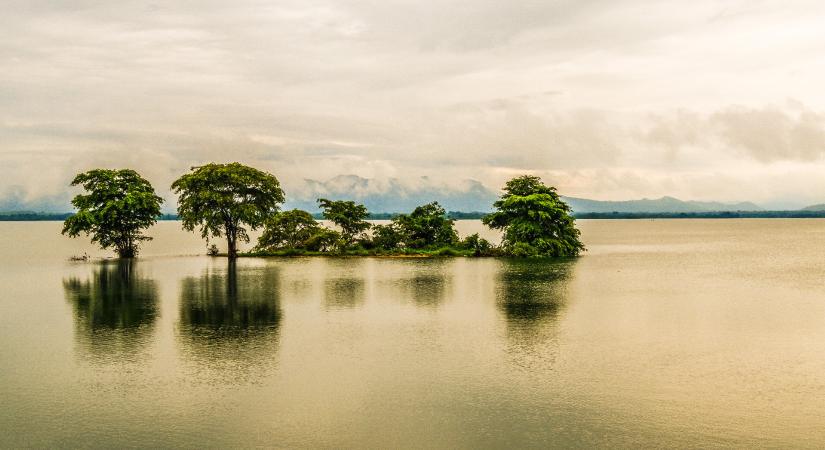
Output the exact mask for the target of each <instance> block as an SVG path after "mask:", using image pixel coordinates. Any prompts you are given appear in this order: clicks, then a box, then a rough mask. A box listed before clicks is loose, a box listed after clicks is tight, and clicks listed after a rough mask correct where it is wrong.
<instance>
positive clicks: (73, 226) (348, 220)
mask: <svg viewBox="0 0 825 450" xmlns="http://www.w3.org/2000/svg"><path fill="white" fill-rule="evenodd" d="M72 185H73V186H74V185H81V186H82V187H83V188H84V189H85V191H86V193H85V194H80V195H77V196H76V197H75V198H74V199H73V200H72V204H73V205H74V206H75V207H76V208H77V209H78V211H77V213H75V214H74V215H72V216H71V217H69V218H67V219H66V221H65V222H64V228H63V234H67V235H69V236H71V237H75V236H78V235H79V234H80V233H85V234H87V235H89V236H90V237H91V240H92V242H95V243H98V244H99V245H100V246H101V248H103V249H113V250H115V252H116V253H117V254H118V256H119V257H121V258H131V257H134V256H136V255H137V254H138V251H139V244H140V242H142V241H146V240H149V239H151V238H150V237H148V236H146V235H145V234H144V231H145V230H146V229H147V228H148V227H150V226H151V225H153V224H155V223H156V222H157V220H158V219H159V218H160V217H161V212H160V206H161V204H162V202H163V199H161V198H160V197H159V196H157V194H156V193H155V190H154V189H153V188H152V185H151V184H150V183H149V181H148V180H146V179H144V178H143V177H141V176H140V175H139V174H138V173H137V172H135V171H134V170H130V169H122V170H110V169H95V170H91V171H88V172H85V173H81V174H79V175H78V176H77V177H76V178H75V179H74V181H73V182H72ZM172 190H173V191H174V192H175V193H176V194H178V208H177V211H178V216H179V217H180V220H181V221H182V224H183V228H184V229H185V230H187V231H196V230H197V231H199V232H200V234H201V236H202V237H203V238H204V239H206V240H207V245H208V252H207V253H208V254H210V255H212V256H226V257H227V258H229V259H230V260H233V259H236V258H238V257H249V256H255V257H266V256H386V257H434V256H475V257H483V256H486V257H545V258H547V257H549V258H558V257H574V256H578V255H579V254H580V253H581V252H582V251H584V250H585V248H584V245H583V244H582V242H581V241H580V240H579V236H580V233H579V230H578V229H577V228H576V225H575V219H574V218H573V216H572V215H571V210H570V207H569V206H568V205H567V204H566V203H565V202H564V201H563V200H562V199H561V198H560V197H559V195H558V194H557V192H556V189H555V188H554V187H552V186H547V185H545V184H544V183H543V182H542V181H541V179H539V178H538V177H536V176H532V175H522V176H519V177H516V178H513V179H511V180H510V181H508V182H507V183H506V184H505V186H504V188H503V193H502V195H501V197H500V198H499V199H498V200H497V201H496V202H495V203H493V210H494V211H493V212H492V213H490V214H488V215H486V216H484V217H483V218H482V222H483V223H484V224H485V225H487V226H488V227H490V228H492V229H496V230H500V231H501V232H502V233H503V234H502V241H501V244H500V245H494V244H492V243H490V242H489V241H487V240H485V239H483V238H481V237H480V236H479V235H478V234H477V233H476V234H473V235H470V236H466V237H464V238H463V239H459V236H458V233H457V231H456V229H455V226H454V225H455V220H454V219H452V218H449V217H448V216H447V212H446V211H445V210H444V208H443V207H442V206H441V205H439V204H438V202H435V201H434V202H431V203H428V204H425V205H421V206H418V207H416V208H415V209H414V210H413V211H411V212H409V213H406V214H398V215H395V216H393V217H391V219H390V223H388V224H380V225H377V224H372V223H370V222H369V221H368V220H367V219H368V218H369V217H370V212H369V211H368V210H367V208H366V207H365V206H364V205H361V204H358V203H356V202H354V201H351V200H331V199H326V198H320V199H318V205H319V207H320V209H321V211H322V212H323V218H324V219H325V220H326V221H328V222H329V223H331V224H332V225H333V227H327V226H324V225H323V224H321V223H320V222H318V221H317V220H315V218H314V217H313V216H312V214H310V213H309V212H307V211H303V210H299V209H293V210H288V211H281V210H280V206H281V204H283V203H284V201H285V199H286V197H285V195H284V192H283V190H282V189H281V186H280V182H279V181H278V179H277V178H276V177H275V176H274V175H272V174H270V173H267V172H264V171H261V170H258V169H255V168H253V167H249V166H245V165H243V164H239V163H229V164H216V163H210V164H206V165H203V166H198V167H193V168H192V170H191V171H190V172H189V173H187V174H184V175H183V176H181V177H180V178H178V179H177V180H176V181H175V182H174V183H173V184H172ZM258 229H261V230H262V233H261V236H260V237H259V238H258V241H257V243H256V245H255V247H254V248H253V249H252V250H251V251H249V252H239V251H238V243H239V242H249V241H250V238H249V234H248V231H249V230H258ZM213 238H223V239H225V240H226V244H227V252H226V253H225V254H221V253H220V252H219V250H218V248H217V246H216V245H214V244H212V245H209V240H210V239H213Z"/></svg>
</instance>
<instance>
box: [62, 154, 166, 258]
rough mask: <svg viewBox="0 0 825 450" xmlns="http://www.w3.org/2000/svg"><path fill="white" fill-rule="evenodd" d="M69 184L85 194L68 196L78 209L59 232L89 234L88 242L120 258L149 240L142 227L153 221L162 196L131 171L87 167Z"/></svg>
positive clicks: (128, 256)
mask: <svg viewBox="0 0 825 450" xmlns="http://www.w3.org/2000/svg"><path fill="white" fill-rule="evenodd" d="M71 185H72V186H77V185H81V186H83V189H85V190H86V192H87V194H79V195H77V196H75V197H74V199H72V205H74V207H75V208H77V210H78V211H77V213H76V214H74V215H73V216H71V217H69V218H68V219H66V221H65V222H63V231H62V233H63V234H66V235H69V236H70V237H77V236H78V235H79V234H80V233H85V234H86V235H91V236H92V242H96V243H98V244H100V247H101V248H104V249H107V248H114V249H115V251H116V252H117V254H118V256H120V257H121V258H132V257H134V256H136V255H137V253H138V247H139V243H140V242H141V241H148V240H151V239H152V238H151V237H149V236H144V235H143V230H144V229H146V228H148V227H150V226H152V225H153V224H155V223H156V222H157V219H158V217H159V216H160V204H161V203H162V202H163V199H162V198H160V197H158V196H157V195H156V194H155V190H154V189H153V188H152V185H151V184H150V183H149V182H148V181H146V180H145V179H144V178H142V177H141V176H140V175H138V173H137V172H135V171H134V170H129V169H123V170H109V169H95V170H90V171H88V172H84V173H81V174H79V175H77V176H76V177H75V178H74V180H73V181H72V184H71Z"/></svg>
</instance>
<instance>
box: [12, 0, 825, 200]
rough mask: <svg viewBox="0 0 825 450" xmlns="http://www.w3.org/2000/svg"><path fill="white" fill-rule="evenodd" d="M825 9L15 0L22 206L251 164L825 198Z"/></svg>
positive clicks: (307, 174)
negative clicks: (528, 176) (76, 183)
mask: <svg viewBox="0 0 825 450" xmlns="http://www.w3.org/2000/svg"><path fill="white" fill-rule="evenodd" d="M823 24H825V3H824V2H821V1H789V0H781V1H759V0H748V1H707V0H692V1H689V2H686V1H664V0H657V1H642V0H629V1H598V2H597V1H589V0H571V1H551V0H545V1H512V0H510V1H507V0H502V1H489V0H455V1H423V0H403V1H394V0H374V1H347V0H341V1H337V0H329V1H313V0H299V1H251V0H233V1H224V0H222V1H157V2H154V3H153V2H148V1H117V2H115V1H108V0H107V1H57V0H55V1H40V0H21V1H15V0H12V1H10V0H0V61H2V65H0V69H2V70H0V197H2V196H3V195H10V193H17V194H18V195H23V196H24V197H25V198H26V199H29V200H34V199H38V198H50V197H55V196H58V197H59V196H61V195H65V193H66V192H67V187H66V185H67V184H68V182H69V181H70V180H71V178H72V176H73V175H74V174H75V173H77V172H78V171H82V170H86V169H89V168H93V167H101V166H102V167H113V168H114V167H131V168H135V169H137V170H138V171H140V172H141V173H142V174H143V175H144V176H145V177H147V178H148V179H150V181H152V182H153V183H154V184H155V185H156V187H157V188H158V190H159V191H160V192H161V193H162V194H163V195H164V196H167V197H168V185H169V184H170V183H171V182H172V181H173V180H174V178H176V176H178V175H179V174H181V173H182V172H183V171H186V170H188V168H189V166H191V165H196V164H200V163H204V162H209V161H218V162H228V161H234V160H237V161H241V162H244V163H248V164H251V165H255V166H257V167H259V168H262V169H265V170H268V171H271V172H272V173H274V174H275V175H277V176H278V177H279V179H281V181H282V183H283V184H284V186H285V188H286V189H287V195H289V194H290V189H293V190H299V189H301V186H302V180H303V179H304V178H312V179H318V180H325V179H329V178H331V177H333V176H336V175H341V174H356V175H359V176H362V177H367V178H378V179H382V178H388V177H395V178H399V179H401V180H405V181H406V182H409V183H411V184H414V183H417V182H418V181H417V180H419V178H420V177H421V176H429V177H430V178H431V179H438V180H444V182H445V183H452V182H455V184H456V186H458V185H459V184H460V181H461V180H464V179H475V180H478V181H480V182H482V183H484V184H485V185H486V186H489V187H490V188H498V187H500V186H501V184H502V183H503V182H504V181H505V180H506V179H507V178H509V177H511V176H513V175H516V174H521V173H525V172H529V173H534V174H537V175H540V176H542V177H543V178H544V179H545V181H547V182H550V183H552V184H554V185H556V186H557V187H558V188H559V190H560V191H561V193H563V194H566V195H571V196H578V197H589V198H595V199H605V200H618V199H630V198H641V197H659V196H662V195H672V196H676V197H679V198H682V199H695V200H722V201H734V200H751V201H755V202H757V203H760V204H763V205H766V206H769V207H770V206H804V205H805V204H809V203H821V202H825V159H823V156H825V57H823V55H825V25H823Z"/></svg>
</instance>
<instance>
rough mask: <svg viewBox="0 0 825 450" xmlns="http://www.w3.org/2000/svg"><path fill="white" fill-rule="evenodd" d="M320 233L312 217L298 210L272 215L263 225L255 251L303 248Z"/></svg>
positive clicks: (319, 226)
mask: <svg viewBox="0 0 825 450" xmlns="http://www.w3.org/2000/svg"><path fill="white" fill-rule="evenodd" d="M320 231H321V225H320V224H319V223H318V222H316V221H315V219H313V218H312V215H311V214H310V213H308V212H306V211H301V210H300V209H293V210H291V211H284V212H279V213H275V214H273V215H272V216H271V217H269V218H268V219H267V220H266V222H265V223H264V232H263V234H261V237H259V238H258V246H257V247H256V248H257V250H277V249H284V248H296V249H298V248H304V247H306V245H307V241H308V240H309V239H310V238H311V237H313V236H314V235H315V234H318V232H320Z"/></svg>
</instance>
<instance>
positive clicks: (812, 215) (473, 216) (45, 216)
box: [0, 210, 825, 222]
mask: <svg viewBox="0 0 825 450" xmlns="http://www.w3.org/2000/svg"><path fill="white" fill-rule="evenodd" d="M486 214H487V213H484V212H460V211H450V212H449V213H448V214H447V216H448V217H449V218H451V219H455V220H479V219H481V218H482V217H484V216H485V215H486ZM71 215H72V213H54V214H51V213H31V212H19V213H18V212H12V213H2V212H0V222H50V221H51V222H57V221H64V220H66V219H67V218H68V217H70V216H71ZM397 215H398V213H375V214H370V216H369V217H368V220H391V219H392V218H393V217H395V216H397ZM313 216H317V217H316V219H321V218H322V217H321V214H320V213H318V214H313ZM573 217H575V218H576V219H823V218H825V210H822V211H805V210H792V211H711V212H586V213H573ZM158 220H160V221H166V220H179V219H178V216H177V215H176V214H164V215H162V216H161V217H160V218H159V219H158Z"/></svg>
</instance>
